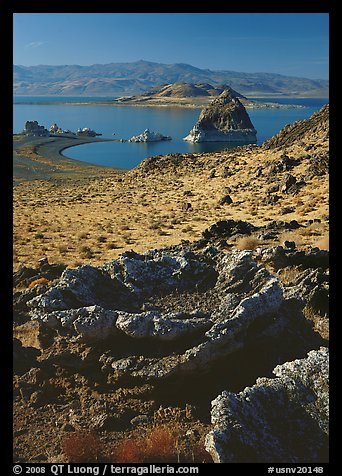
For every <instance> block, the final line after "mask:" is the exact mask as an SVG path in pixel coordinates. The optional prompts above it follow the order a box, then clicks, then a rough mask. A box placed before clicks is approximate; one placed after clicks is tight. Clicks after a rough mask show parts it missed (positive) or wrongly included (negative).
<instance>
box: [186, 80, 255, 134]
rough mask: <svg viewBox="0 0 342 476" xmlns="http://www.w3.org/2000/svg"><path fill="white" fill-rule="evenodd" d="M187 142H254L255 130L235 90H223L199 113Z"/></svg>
mask: <svg viewBox="0 0 342 476" xmlns="http://www.w3.org/2000/svg"><path fill="white" fill-rule="evenodd" d="M184 140H186V141H188V142H241V143H251V142H256V130H255V129H254V126H253V124H252V122H251V120H250V118H249V116H248V113H247V111H246V109H245V107H244V106H243V105H242V103H241V102H240V101H239V99H238V97H237V96H236V95H235V92H234V91H233V90H232V89H231V88H229V89H226V90H224V91H223V92H222V93H221V94H220V95H219V96H218V97H217V98H216V99H214V100H213V101H212V102H211V103H210V104H209V105H208V106H207V107H206V108H204V109H203V110H202V112H201V114H200V117H199V119H198V121H197V122H196V124H195V125H194V127H193V128H192V129H191V131H190V132H189V134H188V135H187V136H186V137H185V138H184Z"/></svg>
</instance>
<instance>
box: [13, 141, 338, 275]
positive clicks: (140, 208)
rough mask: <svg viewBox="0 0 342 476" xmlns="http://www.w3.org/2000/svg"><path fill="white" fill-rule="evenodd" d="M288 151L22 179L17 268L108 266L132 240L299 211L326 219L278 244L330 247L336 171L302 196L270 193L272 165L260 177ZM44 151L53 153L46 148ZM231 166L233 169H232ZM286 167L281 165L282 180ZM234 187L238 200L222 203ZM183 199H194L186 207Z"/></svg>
mask: <svg viewBox="0 0 342 476" xmlns="http://www.w3.org/2000/svg"><path fill="white" fill-rule="evenodd" d="M283 153H284V150H265V149H264V148H262V147H252V148H245V147H244V148H238V149H234V150H230V151H228V150H227V151H222V152H217V153H210V154H197V155H192V156H191V157H190V158H189V160H187V158H185V159H184V160H183V161H182V162H181V164H179V165H178V166H177V167H175V166H174V165H173V164H172V160H170V164H168V163H166V165H165V167H163V169H162V171H155V170H151V171H150V172H146V170H145V169H144V168H142V167H138V168H137V169H134V170H133V171H127V172H126V173H122V171H115V170H114V169H111V170H109V169H101V168H93V169H88V173H83V175H82V174H77V173H76V172H77V170H76V169H75V174H74V175H70V174H69V175H67V176H66V177H63V176H62V175H61V174H59V175H56V176H55V177H56V178H54V177H53V175H52V176H51V177H50V178H49V179H48V180H29V181H24V180H19V181H16V185H15V187H14V192H13V203H14V220H13V222H14V229H13V236H14V253H13V258H14V261H13V266H14V269H15V270H16V269H18V268H19V267H20V266H21V265H26V266H36V265H37V260H38V259H39V258H42V257H47V258H48V259H49V261H50V262H52V263H64V264H67V265H68V266H70V267H75V266H78V265H80V264H85V263H88V264H93V265H101V264H103V263H105V262H106V261H109V260H111V259H115V258H117V257H118V256H119V255H120V254H121V253H122V252H123V251H125V250H127V249H134V250H135V251H137V252H144V251H147V250H148V249H151V248H159V247H164V246H169V245H173V244H177V243H180V241H181V240H191V241H193V240H197V239H199V238H201V234H202V232H203V230H205V229H206V228H207V227H208V226H210V225H211V224H212V223H214V222H216V221H218V220H224V219H241V220H246V221H249V222H251V223H253V224H254V225H265V224H267V223H268V222H269V221H271V220H286V221H290V220H293V219H294V220H297V221H298V222H299V223H301V224H306V225H307V221H308V220H310V219H312V220H313V219H316V220H317V219H319V220H321V222H320V223H318V222H315V223H313V224H312V225H308V226H305V228H300V229H298V230H294V231H291V232H286V233H283V235H281V236H280V237H279V243H278V244H281V243H282V241H284V240H285V239H287V240H294V241H295V242H296V244H297V246H298V247H302V248H305V247H307V246H316V245H320V246H321V247H322V248H326V247H327V246H328V242H327V235H328V221H327V218H328V194H329V192H328V179H327V176H323V177H322V176H320V177H318V176H316V177H313V178H312V179H310V180H308V181H307V182H306V184H305V186H304V187H302V188H301V189H300V190H299V192H298V193H297V194H295V195H292V194H289V195H287V194H279V195H280V196H281V198H280V200H279V201H278V202H276V203H274V204H271V205H270V204H268V202H267V199H266V198H267V196H268V189H269V187H270V183H269V181H268V180H267V176H266V175H265V173H263V174H261V175H260V176H258V174H257V173H256V170H257V168H258V167H261V168H263V169H265V165H266V164H267V163H270V162H272V161H277V160H279V157H280V156H281V155H282V154H283ZM286 153H287V154H288V155H289V156H291V157H294V158H296V157H299V156H303V148H302V147H301V146H298V145H294V146H292V147H290V148H288V149H287V150H286ZM223 158H224V161H223V162H222V159H223ZM44 160H45V161H46V160H50V159H44V157H42V162H44ZM309 160H310V159H303V160H302V161H301V163H300V164H299V165H298V166H296V167H295V168H294V169H293V170H292V171H291V174H292V175H294V176H296V178H297V179H300V178H301V177H303V175H304V174H305V169H306V168H307V167H308V165H309ZM227 166H228V167H229V171H230V173H231V175H230V176H229V177H224V167H227ZM213 169H215V172H214V173H213ZM284 174H285V172H283V173H280V174H278V175H277V180H279V181H281V179H282V177H283V175H284ZM227 194H229V196H230V197H231V199H232V203H230V204H224V205H220V199H221V198H222V197H223V196H225V195H227ZM184 203H190V204H191V207H190V208H188V209H186V206H184ZM289 210H290V211H289ZM236 244H237V245H239V243H236ZM264 244H267V243H264ZM257 245H261V246H262V245H263V243H258V242H256V243H255V246H257ZM240 246H244V244H243V243H240Z"/></svg>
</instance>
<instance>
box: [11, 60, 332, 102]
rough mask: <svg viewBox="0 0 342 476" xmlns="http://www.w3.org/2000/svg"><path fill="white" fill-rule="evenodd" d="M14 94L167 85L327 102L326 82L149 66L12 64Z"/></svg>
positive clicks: (106, 92) (134, 90)
mask: <svg viewBox="0 0 342 476" xmlns="http://www.w3.org/2000/svg"><path fill="white" fill-rule="evenodd" d="M13 73H14V79H13V93H14V94H15V95H65V96H67V95H86V96H91V95H94V96H96V95H102V96H111V95H112V96H122V95H125V94H139V93H142V92H144V91H146V90H148V89H150V88H153V87H154V86H157V85H160V84H169V83H180V82H187V83H210V84H212V85H213V86H219V85H222V84H228V85H229V86H230V87H232V88H233V89H236V90H237V91H239V92H240V93H241V94H244V95H247V96H254V95H255V96H262V95H265V94H274V95H291V96H295V95H303V96H316V97H319V96H320V97H327V96H328V87H329V82H328V81H327V80H323V79H317V80H312V79H307V78H297V77H292V76H284V75H280V74H273V73H239V72H236V71H212V70H209V69H200V68H196V67H195V66H191V65H189V64H183V63H176V64H161V63H153V62H150V61H143V60H140V61H136V62H133V63H110V64H94V65H91V66H79V65H61V66H47V65H39V66H18V65H14V72H13Z"/></svg>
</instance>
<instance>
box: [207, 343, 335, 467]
mask: <svg viewBox="0 0 342 476" xmlns="http://www.w3.org/2000/svg"><path fill="white" fill-rule="evenodd" d="M273 373H274V375H275V376H276V378H273V379H270V378H258V379H257V381H256V383H255V385H253V386H252V387H247V388H245V389H244V390H243V391H242V392H239V393H232V392H228V391H224V392H222V393H221V394H220V395H219V396H218V397H217V398H216V399H215V400H213V401H212V410H211V420H212V424H213V425H214V428H213V430H212V431H211V432H210V433H209V434H208V435H207V437H206V449H207V451H209V453H210V454H211V456H212V458H213V460H214V462H216V463H248V462H251V461H253V462H256V463H268V462H270V463H284V462H287V463H305V462H308V461H310V462H311V463H315V462H317V463H322V462H324V461H325V462H327V460H328V419H329V391H328V385H329V351H328V349H327V348H321V349H320V350H313V351H311V352H309V353H308V356H307V358H304V359H298V360H294V361H292V362H286V363H284V364H282V365H278V366H277V367H275V369H274V370H273Z"/></svg>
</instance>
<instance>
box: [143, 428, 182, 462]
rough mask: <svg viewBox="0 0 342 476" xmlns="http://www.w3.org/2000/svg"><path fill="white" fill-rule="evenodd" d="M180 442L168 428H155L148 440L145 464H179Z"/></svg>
mask: <svg viewBox="0 0 342 476" xmlns="http://www.w3.org/2000/svg"><path fill="white" fill-rule="evenodd" d="M177 448H178V441H177V437H176V436H175V435H173V434H172V433H171V431H170V429H169V428H168V427H167V426H159V427H155V428H153V430H152V431H151V432H150V434H149V435H148V437H147V438H146V447H145V462H157V463H163V462H165V463H166V462H177V456H178V451H177Z"/></svg>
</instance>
